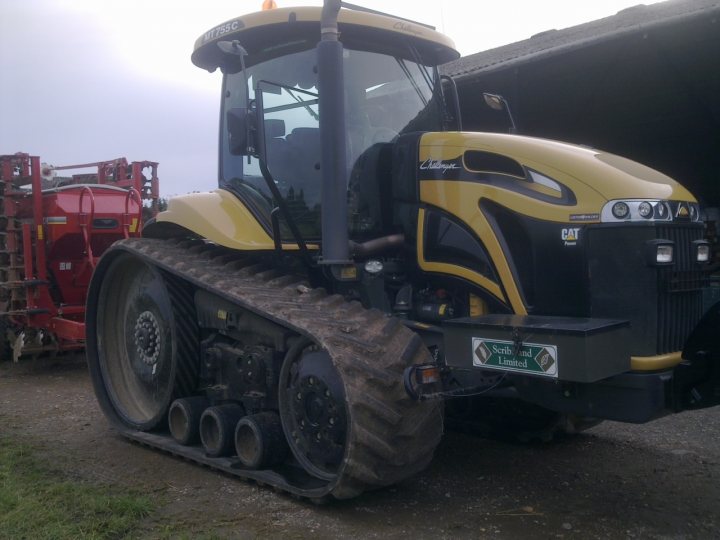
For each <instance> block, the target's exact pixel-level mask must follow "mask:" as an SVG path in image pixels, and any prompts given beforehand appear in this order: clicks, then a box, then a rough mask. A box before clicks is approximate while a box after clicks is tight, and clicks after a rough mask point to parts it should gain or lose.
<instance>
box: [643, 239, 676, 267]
mask: <svg viewBox="0 0 720 540" xmlns="http://www.w3.org/2000/svg"><path fill="white" fill-rule="evenodd" d="M645 260H646V261H647V264H648V265H649V266H667V265H670V264H673V262H674V260H675V244H674V243H673V241H672V240H648V241H647V242H646V243H645Z"/></svg>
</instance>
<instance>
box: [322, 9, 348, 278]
mask: <svg viewBox="0 0 720 540" xmlns="http://www.w3.org/2000/svg"><path fill="white" fill-rule="evenodd" d="M341 4H342V2H341V1H340V0H325V2H324V4H323V10H322V19H321V22H320V35H321V38H320V43H318V46H317V55H318V92H319V94H320V143H321V147H322V148H321V151H320V157H321V160H320V173H321V178H322V211H321V219H322V259H321V264H344V263H347V262H348V261H349V260H350V250H349V243H348V225H347V211H348V210H347V163H346V162H347V158H346V156H345V149H346V144H345V131H346V129H345V91H344V79H343V44H342V43H341V42H340V40H339V39H338V36H339V32H338V23H337V19H338V13H339V12H340V7H341Z"/></svg>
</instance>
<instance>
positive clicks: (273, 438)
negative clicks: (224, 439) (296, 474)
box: [235, 411, 289, 469]
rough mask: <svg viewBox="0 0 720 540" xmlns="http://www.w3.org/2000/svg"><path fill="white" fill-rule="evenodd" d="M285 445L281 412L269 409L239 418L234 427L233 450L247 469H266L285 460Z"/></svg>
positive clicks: (286, 448)
mask: <svg viewBox="0 0 720 540" xmlns="http://www.w3.org/2000/svg"><path fill="white" fill-rule="evenodd" d="M288 450H289V449H288V445H287V441H286V440H285V435H284V433H283V428H282V423H281V421H280V416H279V415H278V414H277V413H275V412H271V411H267V412H261V413H258V414H253V415H250V416H245V417H243V418H241V419H240V421H239V422H238V423H237V426H236V427H235V451H236V452H237V456H238V458H239V459H240V462H241V463H242V464H243V465H244V466H245V467H247V468H248V469H266V468H268V467H272V466H273V465H278V464H280V463H282V462H283V461H285V458H287V456H288Z"/></svg>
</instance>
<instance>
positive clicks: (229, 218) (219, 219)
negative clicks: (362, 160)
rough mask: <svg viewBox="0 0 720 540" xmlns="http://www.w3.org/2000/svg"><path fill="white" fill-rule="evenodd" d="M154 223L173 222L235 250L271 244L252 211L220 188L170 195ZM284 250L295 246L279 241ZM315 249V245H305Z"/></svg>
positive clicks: (295, 246) (265, 248)
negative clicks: (163, 210)
mask: <svg viewBox="0 0 720 540" xmlns="http://www.w3.org/2000/svg"><path fill="white" fill-rule="evenodd" d="M157 222H158V223H174V224H176V225H180V226H181V227H184V228H185V229H188V230H190V231H192V232H194V233H195V234H197V235H198V236H200V237H202V238H206V239H208V240H210V241H211V242H214V243H216V244H218V245H221V246H225V247H228V248H231V249H238V250H243V251H247V250H272V249H275V244H274V243H273V239H272V238H271V237H270V235H269V234H268V233H267V232H266V231H265V229H264V228H263V227H262V225H260V223H258V221H257V220H256V219H255V217H254V216H253V214H252V213H251V212H250V210H248V209H247V207H246V206H245V205H244V204H243V203H242V202H241V201H240V199H238V198H237V197H236V196H235V195H233V194H231V193H229V192H228V191H225V190H223V189H216V190H215V191H211V192H209V193H192V194H189V195H182V196H179V197H173V198H172V199H170V200H169V201H168V209H167V211H165V212H161V213H159V214H158V216H157ZM282 248H283V249H284V250H297V249H298V246H297V244H294V243H283V245H282ZM308 248H310V249H317V246H316V245H308Z"/></svg>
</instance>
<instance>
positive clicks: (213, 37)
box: [192, 7, 459, 68]
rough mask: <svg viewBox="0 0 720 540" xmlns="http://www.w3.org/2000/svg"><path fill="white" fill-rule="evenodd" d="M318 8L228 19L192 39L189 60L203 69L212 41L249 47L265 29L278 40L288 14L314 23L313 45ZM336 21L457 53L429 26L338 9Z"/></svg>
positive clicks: (213, 56)
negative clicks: (388, 33) (262, 28)
mask: <svg viewBox="0 0 720 540" xmlns="http://www.w3.org/2000/svg"><path fill="white" fill-rule="evenodd" d="M321 11H322V8H320V7H293V8H279V9H271V10H266V11H258V12H255V13H250V14H248V15H243V16H242V17H237V18H235V19H230V20H229V21H226V22H224V23H221V24H218V25H217V26H215V27H213V28H211V29H209V30H208V31H207V32H205V33H204V34H203V35H201V36H200V37H199V38H198V39H197V40H196V41H195V47H194V52H193V54H192V61H193V63H194V64H195V65H196V66H199V67H205V68H207V65H206V64H207V63H208V62H212V61H213V60H214V59H216V55H217V51H215V50H213V49H215V47H216V45H215V43H216V42H217V41H227V40H233V39H237V40H240V42H241V43H243V44H244V45H245V47H246V48H247V49H248V50H250V47H251V46H252V45H254V42H253V39H257V36H260V37H262V38H263V39H265V38H266V37H267V34H268V33H269V32H272V31H276V32H277V33H278V36H279V39H281V38H282V36H283V34H287V28H288V19H289V18H290V17H291V14H292V16H293V17H294V19H295V20H296V21H297V22H317V23H318V26H317V29H316V30H314V31H310V32H308V38H309V39H312V40H314V41H313V42H312V43H311V45H314V44H315V43H316V42H317V41H318V40H319V39H320V34H319V29H320V28H319V27H320V24H319V23H320V14H321ZM338 22H339V23H340V24H341V25H343V24H347V25H353V26H359V27H367V28H372V29H376V30H381V31H384V32H390V33H392V34H395V35H396V39H397V40H398V43H399V42H400V41H401V40H402V39H403V38H406V37H408V36H409V37H412V38H415V39H419V40H423V41H426V42H429V44H430V47H432V48H433V49H435V50H436V51H443V56H444V57H446V58H447V60H450V59H452V58H457V57H458V56H459V54H458V53H457V52H455V44H454V43H453V41H452V40H451V39H450V38H449V37H447V36H445V35H443V34H441V33H439V32H436V31H435V30H432V29H431V28H428V27H426V26H421V25H418V24H415V23H412V22H410V21H405V20H400V19H395V18H394V17H389V16H385V15H377V14H374V13H366V12H362V11H353V10H349V9H341V10H340V13H339V15H338ZM280 25H282V26H280ZM262 26H264V27H267V28H266V30H265V31H263V32H261V33H252V32H251V33H248V32H247V31H248V30H252V29H256V28H258V27H262ZM341 31H342V27H341Z"/></svg>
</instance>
